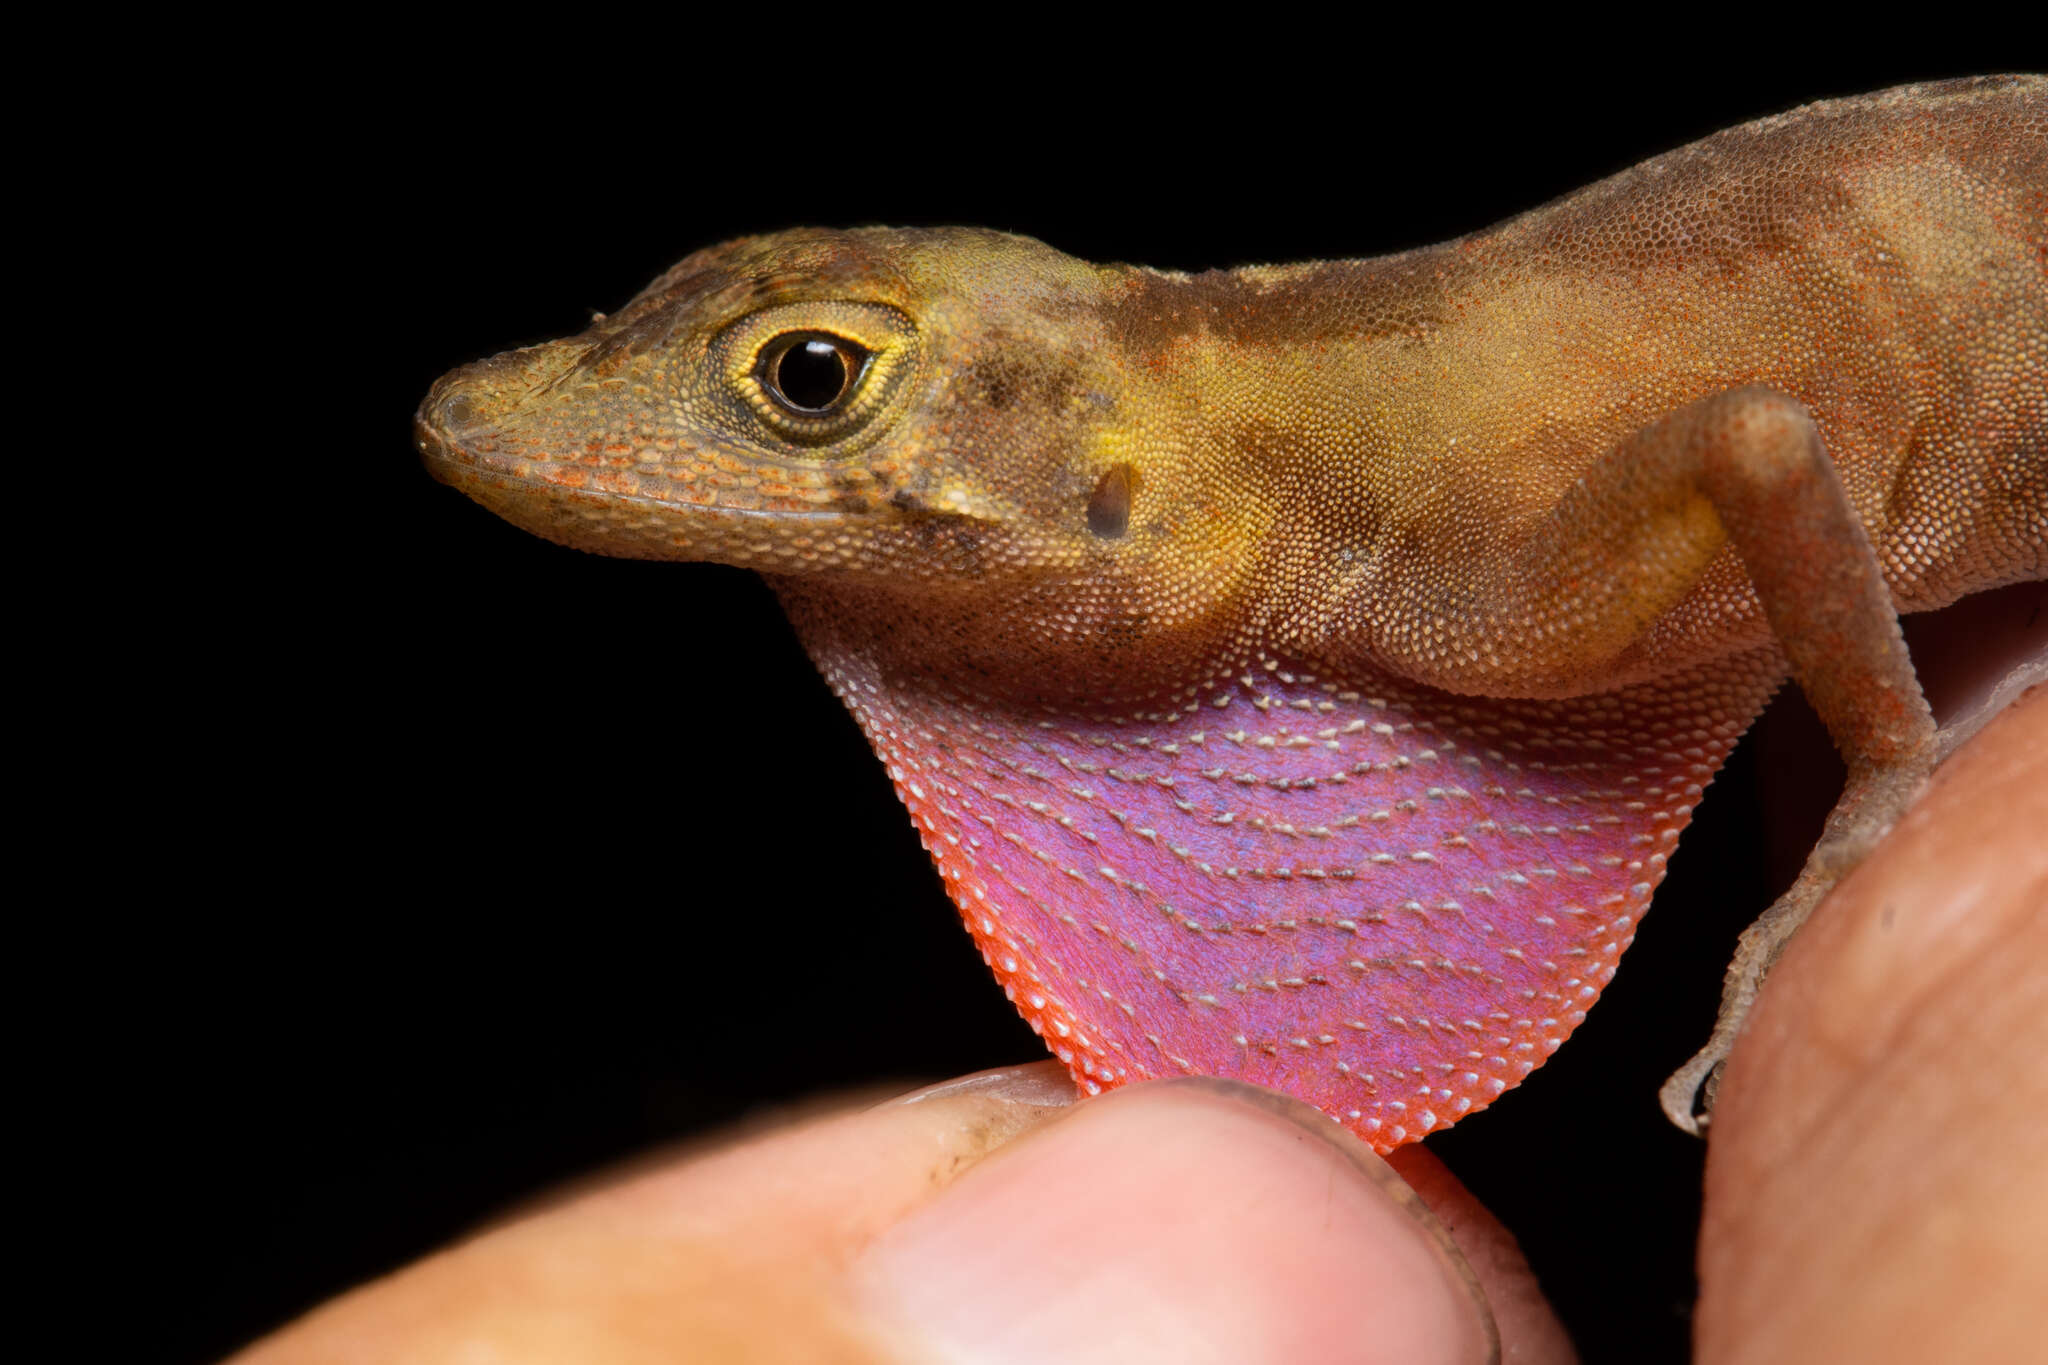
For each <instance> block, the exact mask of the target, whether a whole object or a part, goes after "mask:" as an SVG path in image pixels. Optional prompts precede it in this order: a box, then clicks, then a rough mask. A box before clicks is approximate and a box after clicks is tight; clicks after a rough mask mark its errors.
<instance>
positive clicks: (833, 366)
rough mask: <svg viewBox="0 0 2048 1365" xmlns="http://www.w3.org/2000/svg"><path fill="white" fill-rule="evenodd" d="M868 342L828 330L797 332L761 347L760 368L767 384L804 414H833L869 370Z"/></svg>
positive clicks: (778, 398)
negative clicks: (855, 340) (859, 341)
mask: <svg viewBox="0 0 2048 1365" xmlns="http://www.w3.org/2000/svg"><path fill="white" fill-rule="evenodd" d="M868 359H869V356H868V352H867V349H866V348H865V347H863V346H860V345H857V344H856V343H854V342H851V341H848V340H846V339H845V338H844V337H836V336H831V335H829V334H827V333H823V332H791V333H787V334H785V335H783V336H779V337H776V338H775V339H774V340H772V341H770V342H769V343H768V345H767V346H765V347H763V348H762V350H761V358H760V361H759V363H758V365H757V367H756V370H755V373H756V374H757V375H758V376H759V378H760V380H761V387H763V388H764V389H766V390H767V391H768V395H769V397H771V398H773V399H774V400H775V401H776V402H777V403H779V404H780V405H781V406H783V407H784V408H787V409H788V410H789V411H790V412H792V413H795V414H797V415H799V416H803V417H820V416H824V415H826V414H828V413H831V412H832V411H834V410H835V409H837V408H838V407H839V406H840V405H842V404H843V403H844V402H845V401H846V400H847V399H848V398H849V397H851V396H852V394H853V391H854V389H855V387H856V386H858V385H859V383H860V380H861V376H862V375H863V374H865V373H866V372H867V367H868Z"/></svg>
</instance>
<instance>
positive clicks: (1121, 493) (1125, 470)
mask: <svg viewBox="0 0 2048 1365" xmlns="http://www.w3.org/2000/svg"><path fill="white" fill-rule="evenodd" d="M1137 493H1138V471H1137V470H1135V469H1133V468H1132V467H1131V466H1130V465H1128V464H1114V465H1111V466H1110V467H1109V469H1108V470H1107V471H1106V472H1105V473H1104V474H1103V476H1102V477H1101V478H1100V479H1098V480H1096V483H1095V491H1094V492H1093V493H1091V494H1089V495H1088V529H1089V530H1091V531H1093V532H1094V533H1095V534H1096V535H1098V536H1100V537H1102V539H1104V540H1118V539H1121V538H1122V536H1123V534H1124V532H1125V531H1127V530H1129V529H1130V525H1131V499H1132V498H1134V497H1136V496H1137Z"/></svg>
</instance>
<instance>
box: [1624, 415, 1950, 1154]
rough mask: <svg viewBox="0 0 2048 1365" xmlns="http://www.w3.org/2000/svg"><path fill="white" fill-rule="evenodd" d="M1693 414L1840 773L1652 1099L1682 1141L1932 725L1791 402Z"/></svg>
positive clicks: (1707, 1109)
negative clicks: (1714, 1008)
mask: <svg viewBox="0 0 2048 1365" xmlns="http://www.w3.org/2000/svg"><path fill="white" fill-rule="evenodd" d="M1698 416H1699V419H1700V420H1699V423H1698V425H1697V426H1696V427H1695V428H1694V431H1693V433H1692V434H1693V437H1694V440H1695V441H1696V442H1697V443H1698V444H1697V445H1696V446H1695V450H1696V452H1697V459H1698V465H1697V469H1698V478H1699V482H1700V485H1701V487H1702V491H1704V492H1705V493H1706V494H1707V495H1708V497H1709V498H1710V499H1711V500H1712V501H1713V504H1714V510H1715V512H1716V514H1717V515H1718V516H1719V518H1720V521H1721V523H1722V526H1723V527H1724V528H1725V530H1726V531H1727V533H1728V537H1729V539H1730V540H1732V541H1733V542H1734V543H1735V546H1736V549H1737V551H1738V553H1740V555H1741V556H1742V560H1743V566H1744V568H1745V569H1746V570H1747V572H1748V574H1749V578H1750V581H1751V583H1752V584H1754V585H1755V587H1756V591H1757V596H1758V598H1759V600H1760V601H1761V602H1762V604H1763V607H1764V611H1765V614H1766V615H1767V616H1768V617H1769V619H1770V623H1771V627H1772V631H1773V633H1774V634H1775V635H1776V636H1777V638H1778V640H1779V642H1780V644H1781V645H1782V646H1783V648H1784V650H1785V653H1786V655H1787V657H1788V659H1789V660H1790V662H1791V665H1792V674H1793V677H1794V678H1795V679H1796V680H1797V681H1798V683H1799V685H1800V688H1801V690H1802V691H1804V692H1805V693H1806V696H1807V698H1808V700H1810V701H1811V702H1812V703H1813V706H1814V709H1815V710H1816V711H1817V712H1819V714H1820V717H1821V720H1822V721H1823V722H1824V723H1825V724H1826V726H1827V729H1828V733H1829V735H1830V737H1831V738H1832V739H1833V740H1834V742H1835V745H1836V747H1837V748H1838V749H1840V750H1841V752H1842V756H1843V758H1844V759H1845V760H1846V762H1847V764H1848V770H1849V776H1848V781H1847V783H1846V784H1845V786H1844V788H1843V791H1842V796H1841V798H1840V800H1839V801H1838V802H1837V803H1836V805H1835V808H1834V810H1833V811H1832V813H1830V815H1829V816H1828V820H1827V825H1826V827H1825V830H1824V832H1823V833H1822V836H1821V839H1820V841H1819V843H1818V844H1816V845H1815V847H1814V849H1813V851H1812V853H1811V854H1809V855H1808V857H1807V860H1806V864H1805V866H1804V867H1802V868H1801V869H1800V873H1799V876H1798V878H1797V879H1796V880H1795V881H1794V882H1793V884H1792V886H1791V888H1790V889H1789V890H1788V891H1786V892H1785V894H1784V895H1783V896H1781V897H1779V899H1778V900H1777V901H1776V902H1775V903H1774V904H1773V905H1772V906H1771V907H1770V908H1769V909H1768V910H1767V911H1765V912H1764V914H1763V915H1762V916H1760V917H1759V918H1758V919H1757V921H1756V922H1755V923H1754V924H1752V925H1751V926H1750V927H1749V929H1747V930H1746V931H1745V932H1744V933H1743V935H1742V938H1741V941H1740V944H1739V946H1738V948H1737V950H1736V953H1735V957H1734V959H1733V961H1731V962H1730V964H1729V967H1728V974H1727V978H1726V980H1725V981H1724V983H1723V986H1722V996H1721V1008H1720V1012H1719V1015H1718V1017H1717V1018H1716V1020H1715V1024H1714V1029H1713V1033H1712V1035H1711V1036H1710V1037H1709V1039H1708V1041H1707V1045H1706V1046H1705V1047H1704V1048H1702V1049H1701V1050H1700V1052H1699V1053H1698V1054H1697V1055H1695V1056H1694V1057H1693V1058H1692V1060H1691V1061H1689V1062H1687V1063H1686V1064H1685V1065H1684V1066H1683V1067H1681V1068H1680V1069H1679V1070H1678V1071H1677V1072H1676V1073H1675V1074H1673V1076H1672V1077H1671V1079H1670V1080H1669V1081H1667V1082H1666V1083H1665V1085H1664V1087H1663V1089H1662V1091H1661V1092H1660V1096H1659V1098H1660V1100H1661V1102H1662V1104H1663V1107H1664V1112H1665V1114H1666V1115H1667V1116H1668V1117H1669V1118H1670V1119H1671V1121H1672V1122H1673V1123H1675V1124H1677V1125H1678V1126H1679V1127H1680V1128H1683V1129H1685V1130H1686V1131H1688V1132H1691V1133H1699V1132H1700V1131H1701V1130H1702V1129H1703V1128H1704V1127H1705V1126H1706V1124H1707V1121H1708V1117H1709V1115H1710V1114H1711V1112H1712V1108H1713V1102H1714V1094H1715V1091H1716V1089H1717V1088H1718V1085H1719V1080H1720V1073H1721V1069H1722V1067H1723V1065H1724V1063H1725V1062H1726V1059H1727V1057H1728V1054H1729V1051H1730V1050H1731V1049H1732V1047H1733V1045H1734V1042H1735V1039H1736V1036H1737V1035H1738V1034H1739V1033H1740V1032H1741V1029H1742V1025H1743V1022H1744V1020H1745V1019H1746V1018H1747V1016H1748V1013H1749V1008H1750V1005H1751V1004H1752V1003H1753V1002H1754V1001H1755V999H1756V995H1757V992H1758V990H1759V989H1760V988H1761V987H1762V984H1763V981H1764V978H1765V976H1766V975H1767V974H1768V973H1769V971H1770V969H1771V966H1772V964H1773V963H1775V962H1776V961H1777V959H1778V957H1779V955H1780V954H1781V953H1782V952H1783V951H1784V949H1785V946H1786V945H1787V944H1788V943H1789V942H1790V941H1791V939H1792V937H1793V935H1794V934H1796V933H1797V932H1798V930H1799V927H1800V926H1801V925H1802V924H1803V923H1804V922H1805V921H1806V918H1807V916H1808V915H1810V914H1811V913H1812V912H1813V909H1814V907H1815V906H1817V905H1818V904H1819V903H1820V902H1821V900H1822V899H1823V898H1825V896H1826V895H1827V893H1828V892H1829V891H1830V890H1831V889H1832V888H1833V887H1834V886H1835V884H1836V883H1837V882H1839V881H1841V879H1842V878H1843V877H1845V876H1847V875H1848V873H1849V872H1850V871H1851V870H1853V869H1854V868H1855V867H1856V865H1857V864H1858V863H1860V862H1861V861H1862V860H1863V857H1864V855H1865V854H1866V853H1868V852H1869V851H1870V849H1871V848H1872V847H1874V846H1875V844H1876V843H1877V840H1878V839H1879V838H1880V837H1882V835H1883V834H1884V833H1885V832H1886V831H1887V830H1888V829H1890V828H1891V826H1892V825H1893V824H1894V823H1895V822H1896V821H1897V820H1898V817H1899V816H1900V815H1901V814H1902V813H1903V812H1904V810H1905V808H1906V806H1907V805H1908V804H1909V803H1910V802H1911V801H1912V799H1913V797H1914V795H1915V794H1916V793H1917V792H1918V790H1919V789H1920V787H1921V785H1922V783H1923V782H1924V780H1925V778H1926V776H1927V774H1928V773H1929V772H1930V771H1931V770H1932V768H1933V765H1934V761H1935V758H1936V742H1935V727H1934V720H1933V716H1932V713H1931V712H1930V711H1929V709H1928V706H1927V702H1926V699H1925V698H1924V696H1923V695H1922V694H1921V690H1920V685H1919V681H1918V679H1917V678H1916V676H1915V675H1914V671H1913V665H1912V661H1911V660H1910V659H1909V658H1908V656H1907V653H1906V647H1905V641H1904V638H1903V637H1902V636H1901V634H1900V631H1899V621H1898V614H1897V612H1896V611H1895V610H1894V609H1893V606H1892V601H1891V596H1890V593H1889V591H1888V590H1887V588H1886V585H1885V581H1884V575H1883V571H1882V569H1881V568H1880V566H1879V563H1878V559H1877V556H1876V554H1875V552H1874V551H1873V550H1872V548H1871V544H1870V538H1869V536H1868V535H1867V534H1866V532H1865V531H1864V529H1863V526H1862V524H1861V522H1859V521H1858V520H1857V518H1856V515H1855V512H1854V510H1853V509H1852V508H1851V507H1850V505H1849V501H1848V498H1847V497H1846V496H1845V494H1844V493H1843V490H1842V486H1841V482H1840V480H1839V479H1838V478H1837V477H1836V474H1835V471H1834V466H1833V464H1832V462H1830V461H1829V459H1828V458H1827V455H1826V453H1825V451H1824V450H1823V449H1822V446H1821V440H1820V435H1819V433H1818V432H1817V431H1816V430H1815V428H1814V426H1813V423H1812V420H1811V418H1810V417H1809V416H1808V415H1807V413H1806V410H1805V409H1804V407H1802V406H1801V405H1800V404H1798V403H1796V402H1794V401H1792V400H1790V399H1787V398H1784V397H1783V396H1781V395H1777V394H1773V393H1770V392H1768V391H1764V390H1757V389H1748V390H1738V391H1736V392H1735V393H1731V394H1727V395H1723V396H1722V397H1721V398H1720V399H1717V400H1710V403H1709V405H1706V407H1705V410H1703V411H1701V412H1700V413H1699V414H1698Z"/></svg>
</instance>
